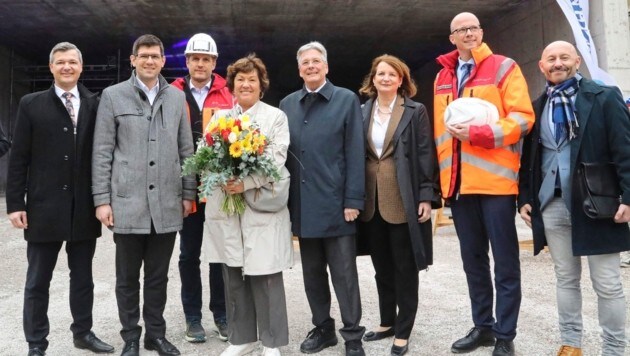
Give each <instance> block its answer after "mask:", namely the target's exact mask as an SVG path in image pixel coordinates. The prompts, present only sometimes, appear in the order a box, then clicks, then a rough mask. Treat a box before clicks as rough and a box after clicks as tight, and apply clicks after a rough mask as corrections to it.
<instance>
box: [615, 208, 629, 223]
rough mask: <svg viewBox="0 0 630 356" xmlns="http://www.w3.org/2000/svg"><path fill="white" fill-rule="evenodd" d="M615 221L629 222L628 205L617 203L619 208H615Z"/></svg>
mask: <svg viewBox="0 0 630 356" xmlns="http://www.w3.org/2000/svg"><path fill="white" fill-rule="evenodd" d="M615 222H616V223H627V222H630V206H628V205H626V204H621V205H619V209H617V214H615Z"/></svg>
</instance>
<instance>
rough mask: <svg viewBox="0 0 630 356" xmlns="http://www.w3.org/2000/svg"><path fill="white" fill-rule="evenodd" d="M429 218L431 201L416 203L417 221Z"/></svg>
mask: <svg viewBox="0 0 630 356" xmlns="http://www.w3.org/2000/svg"><path fill="white" fill-rule="evenodd" d="M430 218H431V203H429V202H426V201H423V202H420V204H418V222H419V223H423V222H425V221H427V220H429V219H430Z"/></svg>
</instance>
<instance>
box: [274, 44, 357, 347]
mask: <svg viewBox="0 0 630 356" xmlns="http://www.w3.org/2000/svg"><path fill="white" fill-rule="evenodd" d="M297 59H298V69H299V71H300V77H302V79H303V80H304V87H303V88H302V89H300V90H298V91H296V92H294V93H292V94H289V95H288V96H287V97H286V98H284V99H282V101H281V102H280V109H281V110H282V111H284V112H285V113H286V114H287V117H288V119H289V130H290V132H291V145H290V146H289V151H290V152H291V153H292V154H290V155H289V156H288V159H287V163H286V166H287V168H288V169H289V171H290V172H291V189H290V196H289V210H290V212H291V222H292V230H293V234H294V235H296V236H298V237H299V238H300V251H301V255H302V269H303V274H304V287H305V289H306V297H307V298H308V303H309V306H310V307H311V312H312V313H313V324H314V325H315V328H314V329H313V330H311V332H310V333H309V334H308V336H307V337H306V340H304V342H303V343H302V345H301V346H300V351H302V352H304V353H315V352H319V351H321V350H322V349H324V348H326V347H329V346H333V345H336V344H337V336H336V334H335V320H334V319H332V318H331V317H330V288H329V287H328V273H327V272H326V267H328V268H329V269H330V274H331V277H332V283H333V287H334V288H335V292H336V294H337V300H338V301H339V309H340V311H341V319H342V321H343V328H341V329H340V333H341V336H343V338H344V340H345V341H346V345H345V346H346V355H351V356H361V355H365V352H364V351H363V346H362V344H361V337H362V336H363V333H364V332H365V328H364V327H362V326H360V325H359V323H360V321H361V297H360V295H359V282H358V277H357V265H356V260H355V257H356V244H355V233H356V227H355V220H356V219H357V217H358V216H359V209H363V206H364V199H365V193H364V192H365V148H364V147H365V145H364V142H363V125H362V116H361V107H360V105H359V98H358V97H357V96H356V95H355V94H353V93H352V92H351V91H349V90H347V89H344V88H340V87H336V86H334V85H333V84H332V83H331V82H329V81H327V80H326V74H328V62H327V56H326V49H325V48H324V46H322V44H321V43H319V42H311V43H308V44H305V45H304V46H302V47H301V48H300V49H299V50H298V54H297Z"/></svg>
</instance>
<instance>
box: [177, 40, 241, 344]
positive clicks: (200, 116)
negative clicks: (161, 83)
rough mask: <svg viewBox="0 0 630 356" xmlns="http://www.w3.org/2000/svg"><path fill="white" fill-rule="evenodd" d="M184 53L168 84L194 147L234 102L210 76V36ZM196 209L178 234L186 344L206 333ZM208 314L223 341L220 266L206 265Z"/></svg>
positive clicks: (200, 217) (200, 206)
mask: <svg viewBox="0 0 630 356" xmlns="http://www.w3.org/2000/svg"><path fill="white" fill-rule="evenodd" d="M184 54H185V55H186V67H187V68H188V73H189V74H188V75H187V76H185V77H183V78H178V79H176V80H175V81H174V82H173V83H171V85H173V86H174V87H176V88H178V89H180V90H182V91H184V93H185V94H186V103H187V104H188V113H189V119H190V125H191V128H192V132H193V139H194V142H195V144H196V143H197V141H199V138H200V137H201V136H202V134H203V130H204V128H205V127H206V125H207V124H208V121H209V120H210V118H211V117H212V114H213V113H214V112H215V111H216V110H219V109H230V108H232V106H233V103H234V100H233V98H232V94H230V91H229V89H228V88H227V86H226V82H225V79H223V78H222V77H221V76H219V75H218V74H215V73H213V70H214V68H215V67H216V64H217V57H218V56H219V53H218V52H217V45H216V43H215V42H214V40H213V39H212V37H210V36H209V35H207V34H205V33H198V34H196V35H194V36H192V37H191V38H190V40H189V41H188V44H187V45H186V51H185V52H184ZM196 206H197V211H196V212H194V213H192V214H190V215H189V216H188V217H187V218H185V219H184V228H183V229H182V230H181V231H180V232H179V235H180V243H179V249H180V254H179V276H180V279H181V281H182V291H181V297H182V306H183V307H184V315H185V316H186V334H185V336H184V337H185V338H186V340H188V341H190V342H204V341H206V332H205V330H204V328H203V326H202V325H201V316H202V315H201V306H202V304H203V303H202V290H201V275H200V268H199V265H200V260H199V256H200V253H201V241H202V240H203V224H204V216H205V214H204V210H205V206H206V204H205V203H204V202H199V199H198V198H197V201H196ZM210 311H212V315H213V317H214V323H215V325H216V327H217V332H218V336H219V338H220V339H221V340H224V341H225V340H227V323H226V315H225V292H224V288H223V275H222V274H221V264H220V263H210Z"/></svg>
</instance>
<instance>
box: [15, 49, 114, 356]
mask: <svg viewBox="0 0 630 356" xmlns="http://www.w3.org/2000/svg"><path fill="white" fill-rule="evenodd" d="M49 66H50V71H51V72H52V74H53V77H54V79H55V82H54V85H53V86H52V87H51V88H50V89H48V90H45V91H40V92H36V93H32V94H28V95H26V96H24V97H23V98H22V100H21V101H20V105H19V107H18V115H17V124H16V128H15V133H14V135H13V149H12V150H11V156H10V160H9V170H8V176H7V196H6V199H7V213H8V214H9V220H11V224H13V226H14V227H16V228H19V229H24V238H25V240H26V241H27V250H26V256H27V259H28V270H27V273H26V286H25V288H24V334H25V336H26V341H27V342H28V344H29V353H28V354H29V355H33V356H37V355H44V354H45V352H46V348H47V347H48V340H47V339H46V337H47V336H48V332H49V324H48V316H47V312H48V300H49V295H48V293H49V286H50V281H51V279H52V274H53V270H54V269H55V264H56V263H57V256H58V254H59V250H60V249H61V246H62V245H63V242H64V241H65V243H66V253H67V254H68V266H69V268H70V311H71V312H72V318H73V323H72V325H71V326H70V330H71V331H72V334H73V337H74V345H75V347H77V348H80V349H88V350H91V351H93V352H97V353H102V352H114V348H113V347H111V346H110V345H107V344H106V343H104V342H102V341H101V340H99V339H98V338H97V337H96V336H95V335H94V333H93V332H92V331H91V329H92V304H93V301H94V283H93V281H92V258H93V257H94V251H95V248H96V238H97V237H99V236H101V224H100V222H99V221H98V219H96V216H95V208H94V203H93V200H92V191H91V182H92V163H91V162H92V142H93V135H94V122H95V119H96V109H97V107H98V96H97V95H96V94H94V93H92V92H90V91H88V90H87V89H86V88H85V87H84V86H82V85H81V84H78V80H79V76H80V75H81V71H82V57H81V52H80V51H79V49H78V48H77V47H76V46H75V45H73V44H71V43H68V42H62V43H59V44H57V45H56V46H55V47H53V49H52V51H51V53H50V64H49ZM25 197H26V199H25ZM67 353H68V354H70V353H72V352H71V351H68V352H67Z"/></svg>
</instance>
